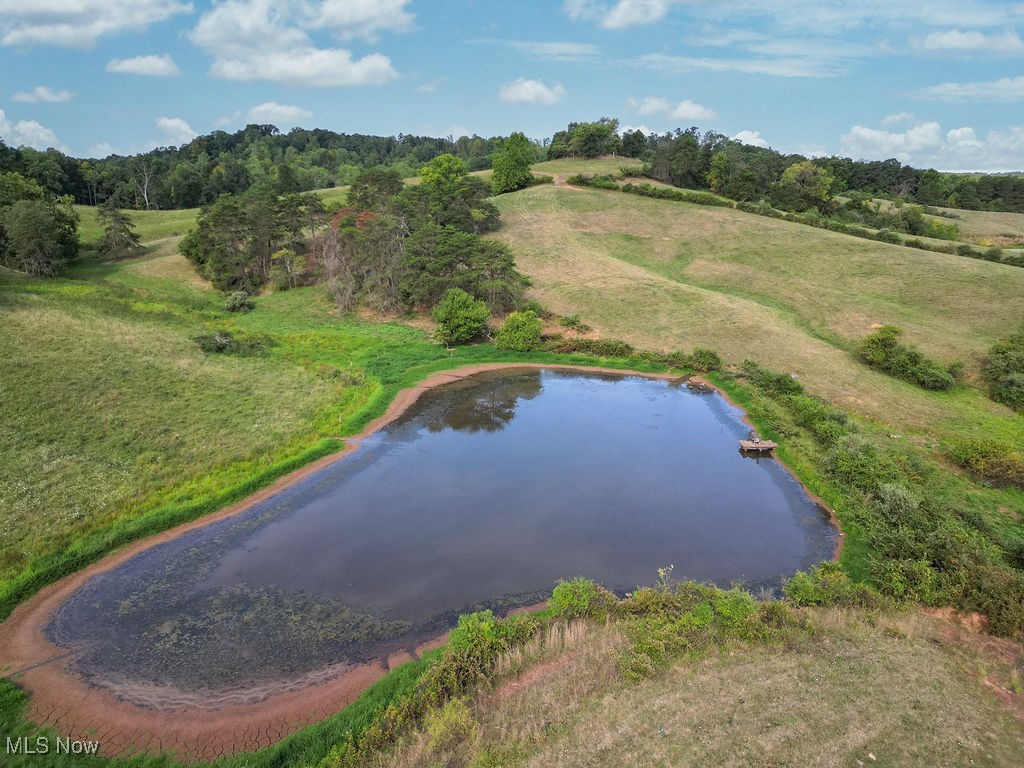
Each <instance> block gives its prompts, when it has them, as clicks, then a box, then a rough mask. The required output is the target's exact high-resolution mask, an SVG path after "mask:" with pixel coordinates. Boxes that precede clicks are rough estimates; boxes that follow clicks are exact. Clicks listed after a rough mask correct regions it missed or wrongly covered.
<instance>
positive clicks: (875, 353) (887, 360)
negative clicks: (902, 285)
mask: <svg viewBox="0 0 1024 768" xmlns="http://www.w3.org/2000/svg"><path fill="white" fill-rule="evenodd" d="M902 333H903V331H902V330H901V329H900V328H897V327H896V326H894V325H885V326H882V327H881V328H879V329H878V330H877V331H875V332H874V333H872V334H869V335H868V336H865V337H864V339H863V340H862V341H861V343H860V346H859V347H858V350H857V354H858V356H859V357H860V359H861V361H863V362H865V363H867V364H868V365H870V366H872V367H875V368H879V369H881V370H883V371H885V372H886V373H888V374H889V375H890V376H895V377H896V378H898V379H903V380H904V381H909V382H910V383H912V384H917V385H918V386H919V387H922V388H924V389H930V390H946V389H952V388H953V386H954V385H955V384H956V380H955V379H954V378H953V376H952V374H950V372H949V371H948V370H946V369H944V368H943V367H942V366H940V365H939V364H938V363H936V362H935V361H934V360H930V359H929V358H927V357H925V356H924V355H923V354H922V353H921V352H919V351H918V350H917V349H915V348H914V347H911V346H908V345H906V344H902V343H900V341H899V337H900V336H901V335H902Z"/></svg>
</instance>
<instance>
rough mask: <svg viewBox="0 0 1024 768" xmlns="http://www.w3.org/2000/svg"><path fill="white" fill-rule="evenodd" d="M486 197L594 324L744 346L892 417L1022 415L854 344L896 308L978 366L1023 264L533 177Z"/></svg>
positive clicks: (1012, 429) (980, 421)
mask: <svg viewBox="0 0 1024 768" xmlns="http://www.w3.org/2000/svg"><path fill="white" fill-rule="evenodd" d="M498 204H499V207H500V209H501V213H502V220H503V222H504V225H503V227H502V229H501V231H500V232H499V233H498V235H497V236H498V237H499V238H500V239H502V240H504V241H505V242H507V243H509V245H510V246H511V247H512V249H513V251H514V252H515V255H516V259H517V262H518V263H519V265H520V267H521V268H522V269H523V270H524V271H525V272H526V273H527V274H528V275H529V276H530V277H531V278H532V279H533V280H534V288H533V291H534V294H535V295H536V296H537V298H539V299H540V300H541V301H542V302H544V303H546V304H548V305H550V307H551V308H552V309H553V310H555V311H556V312H559V313H562V314H570V313H576V312H578V313H580V314H581V316H582V318H583V320H584V321H585V322H587V323H590V324H591V325H593V326H594V327H595V328H596V329H597V330H598V331H600V332H601V333H602V334H603V335H605V336H611V337H616V338H623V339H625V340H627V341H629V342H631V343H633V344H635V345H636V346H639V347H645V348H660V349H690V348H692V347H694V346H697V345H702V346H710V347H712V348H714V349H717V350H718V351H719V352H720V353H721V354H722V355H723V356H724V357H726V358H727V359H729V360H732V361H736V362H738V361H741V360H743V359H745V358H750V359H753V360H756V361H758V362H761V363H762V364H764V365H767V366H769V367H772V368H775V369H779V370H785V371H789V372H792V373H795V374H797V375H798V376H799V377H800V379H801V380H802V381H803V382H804V383H805V385H806V386H807V387H808V389H809V390H810V391H811V392H813V393H814V394H817V395H819V396H822V397H825V398H826V399H828V400H830V401H832V402H834V403H836V404H838V405H842V406H843V407H847V408H850V409H851V410H854V411H856V412H859V413H861V414H862V415H865V416H868V417H870V418H873V419H875V420H877V421H880V422H884V423H887V424H892V425H893V426H896V427H898V428H899V429H900V430H909V431H913V432H930V431H937V432H938V433H940V434H943V433H945V434H958V435H977V436H986V435H991V434H992V433H993V432H994V433H996V434H1003V435H1006V436H1008V437H1011V438H1013V439H1024V420H1022V419H1021V418H1020V417H1014V416H1013V415H1012V413H1011V412H1010V411H1008V410H1006V409H1004V408H1002V407H1000V406H997V405H995V404H993V403H991V402H990V401H988V400H987V398H985V397H984V396H983V395H982V394H981V393H979V392H976V391H972V390H961V391H958V392H954V393H952V394H938V395H937V394H928V393H925V392H922V391H920V390H918V389H916V388H914V387H912V386H910V385H907V384H904V383H902V382H898V381H895V380H893V379H891V378H889V377H887V376H885V375H882V374H879V373H876V372H874V371H872V370H869V369H868V368H866V367H865V366H863V365H862V364H861V363H859V362H857V360H856V359H855V357H854V356H853V355H852V354H851V352H852V351H853V349H854V347H855V345H856V343H857V341H858V340H859V339H860V338H861V337H863V336H864V335H866V334H868V333H870V332H871V330H872V327H873V326H875V325H878V324H895V325H899V326H901V327H902V328H904V329H905V331H906V340H907V341H908V342H910V343H913V344H916V345H918V346H919V347H921V348H922V349H923V350H924V351H925V352H927V353H928V354H929V355H932V356H934V357H936V358H937V359H939V360H941V361H944V362H950V361H953V360H961V361H963V362H964V363H965V365H966V368H967V372H968V375H969V376H976V374H977V371H978V369H979V366H980V361H981V358H982V356H983V355H984V353H985V350H986V349H987V347H988V346H989V345H991V344H992V343H993V341H995V340H996V339H997V338H999V337H1000V336H1002V335H1004V334H1005V333H1006V331H1007V323H1008V318H1024V270H1021V269H1019V268H1014V267H1009V266H1002V265H996V264H990V263H987V262H980V261H976V260H969V259H964V258H961V257H957V256H948V255H943V254H935V253H929V252H924V251H919V250H916V249H912V248H903V247H899V246H890V245H887V244H883V243H876V242H872V241H865V240H862V239H858V238H854V237H848V236H845V235H839V234H835V233H831V232H827V231H822V230H817V229H811V228H808V227H805V226H802V225H799V224H793V223H789V222H784V221H777V220H774V219H767V218H763V217H758V216H754V215H750V214H745V213H742V212H739V211H733V210H729V209H723V208H706V207H699V206H693V205H687V204H682V203H676V202H670V201H658V200H649V199H644V198H637V197H635V196H632V195H623V194H618V193H615V192H607V191H604V190H572V189H565V188H557V187H550V186H544V187H536V188H533V189H530V190H526V191H524V192H521V193H518V194H516V195H506V196H502V197H499V198H498ZM983 307H984V308H990V309H989V310H988V311H985V310H980V308H983ZM638 308H643V309H642V310H638Z"/></svg>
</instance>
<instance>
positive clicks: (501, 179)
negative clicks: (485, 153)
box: [491, 133, 535, 195]
mask: <svg viewBox="0 0 1024 768" xmlns="http://www.w3.org/2000/svg"><path fill="white" fill-rule="evenodd" d="M534 160H535V153H534V149H533V142H532V141H530V140H529V139H528V138H526V136H525V135H524V134H522V133H513V134H512V135H511V136H509V137H508V138H507V139H505V141H503V142H502V144H501V146H500V147H498V150H497V151H496V152H495V153H494V173H493V174H492V175H491V190H492V191H493V192H494V194H496V195H500V194H502V193H504V192H515V191H516V190H517V189H523V188H524V187H527V186H529V185H530V182H531V181H532V180H533V174H531V173H530V166H531V165H533V162H534Z"/></svg>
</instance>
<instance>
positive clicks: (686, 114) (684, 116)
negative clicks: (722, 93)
mask: <svg viewBox="0 0 1024 768" xmlns="http://www.w3.org/2000/svg"><path fill="white" fill-rule="evenodd" d="M668 116H669V117H671V118H672V119H673V120H714V119H715V117H717V115H715V111H714V110H713V109H708V108H707V107H705V106H702V105H700V104H698V103H697V102H695V101H690V100H689V99H684V100H683V101H680V102H679V103H678V104H676V106H675V108H674V109H673V110H672V111H671V112H669V114H668Z"/></svg>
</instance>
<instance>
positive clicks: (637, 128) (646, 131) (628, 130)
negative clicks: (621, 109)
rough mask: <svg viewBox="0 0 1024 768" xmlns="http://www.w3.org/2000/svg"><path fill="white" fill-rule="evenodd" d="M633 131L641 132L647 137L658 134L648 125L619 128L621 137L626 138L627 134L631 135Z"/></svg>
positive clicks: (622, 126) (621, 126)
mask: <svg viewBox="0 0 1024 768" xmlns="http://www.w3.org/2000/svg"><path fill="white" fill-rule="evenodd" d="M633 131H640V133H642V134H644V135H646V136H653V135H655V134H657V131H652V130H651V129H650V128H648V127H647V126H646V125H620V126H619V136H625V135H626V134H627V133H631V132H633Z"/></svg>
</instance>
